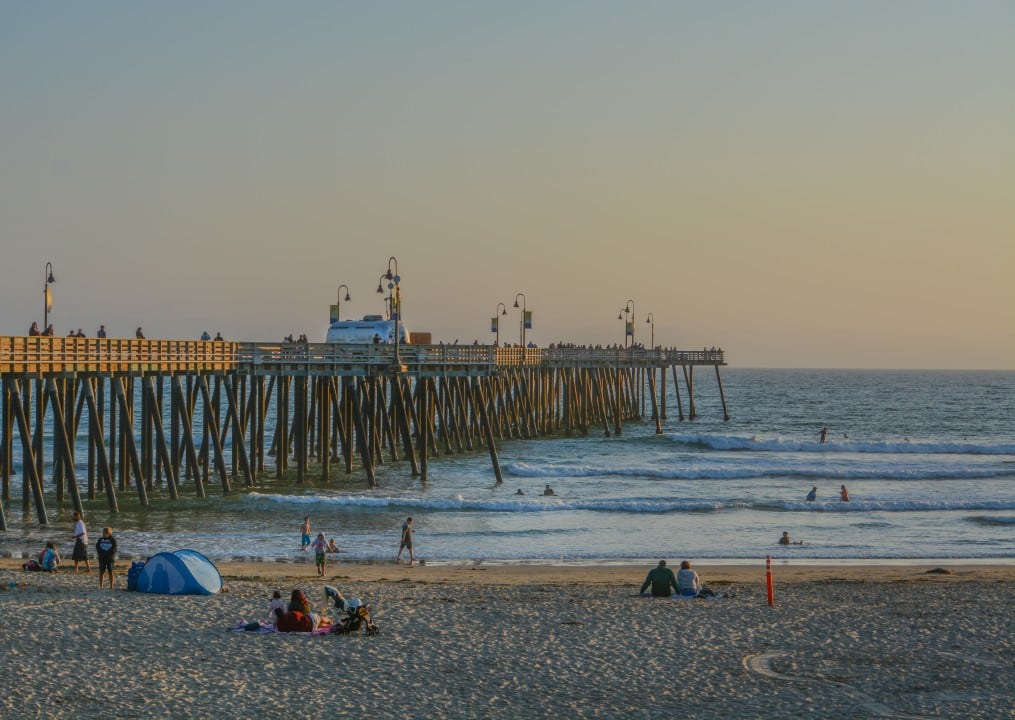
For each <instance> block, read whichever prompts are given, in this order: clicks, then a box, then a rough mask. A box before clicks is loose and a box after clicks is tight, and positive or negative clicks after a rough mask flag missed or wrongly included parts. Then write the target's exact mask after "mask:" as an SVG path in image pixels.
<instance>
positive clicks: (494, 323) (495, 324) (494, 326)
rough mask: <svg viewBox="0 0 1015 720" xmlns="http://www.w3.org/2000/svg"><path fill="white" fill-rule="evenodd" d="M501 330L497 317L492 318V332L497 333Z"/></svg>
mask: <svg viewBox="0 0 1015 720" xmlns="http://www.w3.org/2000/svg"><path fill="white" fill-rule="evenodd" d="M499 329H500V324H499V322H498V319H497V318H496V317H492V318H490V332H492V333H495V332H497V331H498V330H499Z"/></svg>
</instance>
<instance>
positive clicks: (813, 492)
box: [805, 485, 818, 502]
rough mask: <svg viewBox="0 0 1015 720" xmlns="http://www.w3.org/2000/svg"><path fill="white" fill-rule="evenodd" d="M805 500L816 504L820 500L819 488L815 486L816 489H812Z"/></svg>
mask: <svg viewBox="0 0 1015 720" xmlns="http://www.w3.org/2000/svg"><path fill="white" fill-rule="evenodd" d="M805 499H806V500H807V502H814V501H815V500H817V499H818V486H817V485H815V486H814V487H812V488H811V491H810V492H809V493H807V497H806V498H805Z"/></svg>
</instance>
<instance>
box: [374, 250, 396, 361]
mask: <svg viewBox="0 0 1015 720" xmlns="http://www.w3.org/2000/svg"><path fill="white" fill-rule="evenodd" d="M392 263H393V264H394V265H395V271H394V272H393V273H392V272H391V265H392ZM384 278H385V279H386V280H387V281H388V290H389V291H390V293H391V295H390V298H389V305H390V308H391V315H392V317H394V319H395V362H396V363H400V362H401V358H400V357H399V355H398V322H399V320H400V319H401V317H402V295H401V293H400V292H399V287H398V283H399V282H401V280H402V278H401V276H400V275H399V274H398V258H396V257H395V256H394V255H392V256H391V257H389V258H388V271H387V272H386V273H384ZM378 287H379V286H378Z"/></svg>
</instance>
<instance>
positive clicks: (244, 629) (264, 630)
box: [229, 622, 333, 637]
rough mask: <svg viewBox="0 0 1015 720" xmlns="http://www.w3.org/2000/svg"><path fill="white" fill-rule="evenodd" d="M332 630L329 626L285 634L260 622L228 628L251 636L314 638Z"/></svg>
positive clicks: (239, 624)
mask: <svg viewBox="0 0 1015 720" xmlns="http://www.w3.org/2000/svg"><path fill="white" fill-rule="evenodd" d="M255 625H256V627H255ZM332 630H333V627H332V626H331V625H329V626H328V627H323V628H317V629H316V630H313V631H312V632H287V633H283V632H281V631H280V630H279V629H278V628H276V627H275V626H274V625H267V624H265V623H262V622H257V623H252V622H251V623H243V622H240V623H237V624H236V625H233V626H232V627H231V628H229V631H230V632H240V633H250V634H251V635H266V634H268V633H279V634H282V635H311V636H315V637H316V636H318V635H327V634H328V633H330V632H331V631H332Z"/></svg>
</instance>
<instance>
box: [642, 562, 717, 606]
mask: <svg viewBox="0 0 1015 720" xmlns="http://www.w3.org/2000/svg"><path fill="white" fill-rule="evenodd" d="M649 585H651V586H652V595H653V596H655V597H670V595H671V594H672V593H671V592H670V590H671V589H672V590H673V592H674V593H676V594H677V595H679V596H681V597H688V598H693V597H715V596H716V593H714V592H712V590H710V589H709V588H707V587H705V586H704V585H702V583H701V578H700V577H698V573H697V572H695V571H694V570H693V569H692V568H691V562H690V560H684V561H683V562H682V563H680V571H679V572H678V573H677V574H676V575H674V574H673V571H672V570H670V569H669V568H668V567H666V561H665V560H660V561H659V565H658V566H656V567H654V568H652V569H651V570H649V573H648V576H647V577H646V578H645V582H644V583H642V585H641V590H640V592H641V594H642V595H644V594H645V590H646V588H648V587H649Z"/></svg>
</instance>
